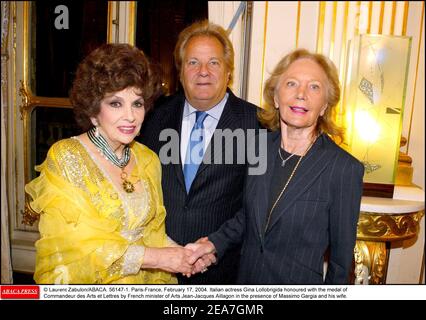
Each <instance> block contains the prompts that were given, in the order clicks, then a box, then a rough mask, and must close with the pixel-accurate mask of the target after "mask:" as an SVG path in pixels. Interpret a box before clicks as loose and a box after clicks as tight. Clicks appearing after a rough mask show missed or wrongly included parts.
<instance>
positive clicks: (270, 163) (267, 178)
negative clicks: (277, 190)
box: [253, 131, 281, 241]
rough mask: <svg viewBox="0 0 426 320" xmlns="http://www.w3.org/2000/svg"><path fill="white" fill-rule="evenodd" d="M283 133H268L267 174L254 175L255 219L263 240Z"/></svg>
mask: <svg viewBox="0 0 426 320" xmlns="http://www.w3.org/2000/svg"><path fill="white" fill-rule="evenodd" d="M280 137H281V134H280V131H275V132H272V133H270V134H268V143H267V159H266V161H267V168H266V172H265V174H263V175H261V176H259V177H257V178H256V177H254V179H258V183H257V184H256V185H257V190H256V193H255V194H256V195H257V197H255V201H254V204H253V205H254V206H255V208H256V210H255V219H254V220H255V221H256V228H257V230H258V232H259V236H260V239H261V241H263V234H264V233H265V230H264V228H265V223H266V215H267V213H268V210H269V197H270V188H271V180H272V175H273V173H274V167H275V161H276V154H275V153H276V151H277V150H278V146H279V144H280V141H281V139H280Z"/></svg>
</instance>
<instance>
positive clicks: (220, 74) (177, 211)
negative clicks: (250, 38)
mask: <svg viewBox="0 0 426 320" xmlns="http://www.w3.org/2000/svg"><path fill="white" fill-rule="evenodd" d="M174 55H175V62H176V67H177V70H178V72H179V74H180V81H181V83H182V87H183V89H184V93H178V94H176V95H175V96H173V97H171V98H169V99H167V101H165V102H164V103H163V104H162V105H160V106H158V107H157V108H155V109H154V111H153V112H152V113H151V114H149V115H148V117H147V119H146V120H145V122H144V124H143V128H142V131H141V142H142V143H144V144H145V145H146V146H148V147H149V148H151V149H152V150H154V151H155V152H156V153H157V154H159V156H160V160H161V162H162V187H163V194H164V205H165V207H166V210H167V216H166V231H167V234H168V236H169V237H170V238H171V239H172V240H174V241H176V242H177V243H178V244H180V245H185V244H187V243H189V242H194V241H195V240H197V239H199V238H200V237H203V236H206V235H208V234H210V233H212V232H214V231H216V230H217V229H218V228H219V227H220V226H221V225H222V223H224V222H225V221H227V220H228V219H230V218H232V217H233V216H234V215H235V213H236V212H238V211H239V210H240V209H241V206H242V191H243V186H244V182H245V176H246V171H247V167H248V161H247V156H245V157H244V161H240V160H241V152H244V151H245V150H247V149H246V148H244V144H243V146H241V145H237V144H236V143H229V142H230V141H229V140H228V141H227V143H225V144H222V145H221V146H219V147H218V144H216V143H213V142H214V141H216V140H215V139H216V138H219V136H220V133H222V132H223V130H225V129H228V130H229V129H230V131H229V132H236V131H238V132H239V133H241V132H243V133H244V135H245V134H246V133H247V132H248V131H249V129H253V130H256V129H258V128H259V124H258V121H257V118H256V111H257V107H256V106H255V105H253V104H250V103H248V102H246V101H244V100H241V99H239V98H237V97H236V96H235V95H234V94H233V93H232V92H231V90H230V89H229V88H228V86H229V85H230V84H231V82H232V73H233V69H234V66H233V64H234V52H233V48H232V44H231V42H230V40H229V38H228V36H227V34H226V31H225V30H224V29H223V28H222V27H220V26H218V25H215V24H212V23H209V22H208V21H202V22H197V23H194V24H193V25H191V26H189V27H188V28H186V29H185V30H183V31H182V32H181V34H180V35H179V39H178V42H177V44H176V48H175V53H174ZM165 129H169V130H165ZM170 129H171V130H170ZM174 132H175V133H176V135H175V136H174V137H172V136H173V133H174ZM165 133H166V134H165ZM170 133H172V134H171V135H169V134H170ZM166 136H167V137H169V136H170V137H171V140H169V141H167V138H165V137H166ZM176 137H177V138H178V139H174V138H176ZM245 137H246V139H245V141H244V143H245V145H247V136H246V135H245ZM164 140H166V141H164ZM219 140H220V139H219ZM219 145H220V144H219ZM225 149H226V150H225ZM169 151H170V152H169ZM170 155H171V157H170V158H169V156H170ZM194 155H195V157H194ZM229 156H231V158H229ZM226 159H228V160H229V159H232V160H231V161H227V162H226ZM201 160H203V161H201ZM209 160H210V162H209ZM229 162H230V163H229ZM239 249H240V248H238V247H237V248H236V249H234V250H232V251H229V252H228V253H227V254H226V255H225V256H224V257H223V258H222V259H221V263H220V264H218V265H212V266H210V267H209V268H208V270H207V271H206V272H203V273H200V274H197V275H194V276H192V277H191V278H186V277H183V276H179V283H180V284H233V283H235V281H236V273H237V270H238V263H239V254H240V252H239V251H240V250H239Z"/></svg>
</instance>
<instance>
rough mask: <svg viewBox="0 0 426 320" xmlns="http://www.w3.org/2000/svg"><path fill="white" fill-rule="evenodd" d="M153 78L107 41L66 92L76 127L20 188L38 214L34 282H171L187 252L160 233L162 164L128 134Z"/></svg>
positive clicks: (138, 121) (153, 92) (138, 54)
mask: <svg viewBox="0 0 426 320" xmlns="http://www.w3.org/2000/svg"><path fill="white" fill-rule="evenodd" d="M159 89H160V81H159V79H158V75H157V74H155V72H153V71H152V69H151V67H150V64H149V62H148V60H147V58H146V57H145V56H144V54H143V52H142V51H140V50H139V49H137V48H135V47H132V46H130V45H127V44H107V45H103V46H101V47H100V48H98V49H96V50H94V51H93V52H92V53H91V54H90V55H89V56H87V57H86V59H84V60H83V62H82V63H81V64H80V65H79V67H78V69H77V73H76V78H75V81H74V84H73V87H72V89H71V95H70V98H71V102H72V104H73V106H74V113H75V118H76V120H77V122H78V124H79V125H80V126H81V128H82V129H83V130H84V133H83V134H81V135H79V136H75V137H72V138H68V139H64V140H60V141H58V142H56V143H55V144H54V145H53V146H52V147H51V148H50V150H49V152H48V154H47V157H46V160H45V161H44V162H43V163H42V164H41V165H40V166H38V167H37V168H36V169H37V170H38V171H40V176H39V177H37V178H35V179H34V180H32V181H31V182H30V183H28V184H27V185H26V186H25V191H26V192H27V193H28V194H29V195H30V196H31V198H32V201H31V202H30V205H31V208H32V209H33V210H34V211H36V212H37V213H39V214H40V223H39V230H40V235H41V238H40V240H38V241H37V242H36V249H37V255H36V270H35V274H34V279H35V281H36V282H37V283H47V284H52V283H59V284H70V283H80V284H100V283H132V284H148V283H149V284H151V283H155V284H160V283H165V284H172V283H177V281H176V278H175V276H174V275H173V273H177V272H180V273H184V274H190V273H191V270H192V266H191V265H190V264H189V263H188V262H187V258H188V257H189V256H190V254H191V252H190V251H189V250H188V249H185V248H183V247H180V246H178V245H177V244H176V243H174V242H173V240H171V239H170V238H168V237H167V235H166V232H165V215H166V212H165V208H164V206H163V196H162V191H161V166H160V162H159V159H158V157H157V155H156V154H155V153H154V152H153V151H151V150H150V149H148V148H147V147H145V146H144V145H142V144H140V143H137V142H135V141H134V138H135V136H136V135H137V134H138V132H139V130H140V127H141V125H142V122H143V120H144V117H145V113H146V112H147V111H148V110H149V109H150V108H151V107H152V105H153V102H154V100H155V98H156V97H157V96H158V92H159Z"/></svg>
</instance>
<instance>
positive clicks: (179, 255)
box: [142, 246, 193, 274]
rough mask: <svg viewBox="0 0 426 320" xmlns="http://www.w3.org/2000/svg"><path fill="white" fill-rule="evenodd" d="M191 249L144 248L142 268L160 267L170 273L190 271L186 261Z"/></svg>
mask: <svg viewBox="0 0 426 320" xmlns="http://www.w3.org/2000/svg"><path fill="white" fill-rule="evenodd" d="M191 255H192V251H191V250H189V249H185V248H184V247H180V246H178V247H166V248H146V249H145V257H144V262H143V264H142V269H161V270H164V271H167V272H172V273H183V274H191V273H192V268H193V266H192V264H190V263H189V262H188V260H189V258H190V257H191Z"/></svg>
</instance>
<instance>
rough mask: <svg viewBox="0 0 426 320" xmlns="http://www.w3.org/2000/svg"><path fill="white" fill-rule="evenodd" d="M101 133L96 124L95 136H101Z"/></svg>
mask: <svg viewBox="0 0 426 320" xmlns="http://www.w3.org/2000/svg"><path fill="white" fill-rule="evenodd" d="M100 135H101V134H100V133H99V128H98V126H95V137H96V138H99V136H100Z"/></svg>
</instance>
